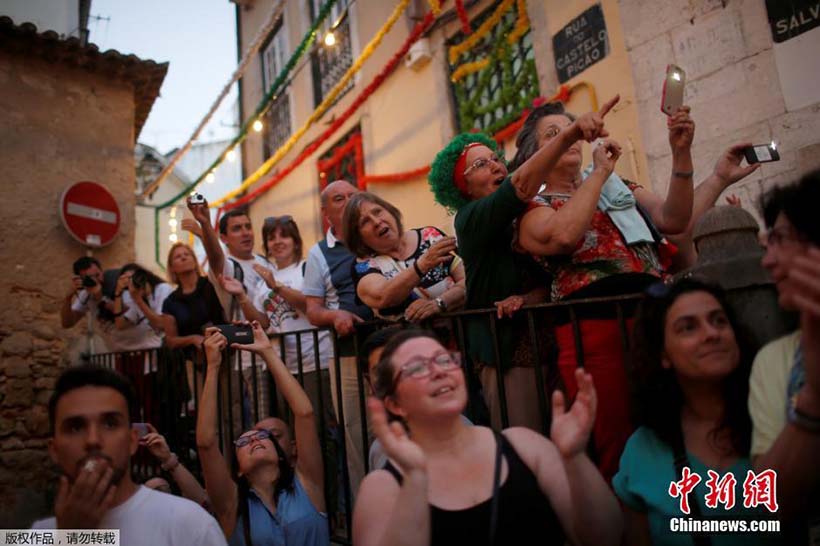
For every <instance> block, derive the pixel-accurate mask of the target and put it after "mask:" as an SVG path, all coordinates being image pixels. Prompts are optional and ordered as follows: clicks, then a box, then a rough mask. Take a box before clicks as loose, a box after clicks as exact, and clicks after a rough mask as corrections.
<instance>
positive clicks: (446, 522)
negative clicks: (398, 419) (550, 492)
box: [384, 434, 564, 546]
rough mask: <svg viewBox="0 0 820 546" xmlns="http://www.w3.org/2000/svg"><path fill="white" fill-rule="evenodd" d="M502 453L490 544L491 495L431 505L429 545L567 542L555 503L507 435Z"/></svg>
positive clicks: (391, 468)
mask: <svg viewBox="0 0 820 546" xmlns="http://www.w3.org/2000/svg"><path fill="white" fill-rule="evenodd" d="M498 436H500V437H501V453H502V454H503V455H504V458H505V459H506V460H507V467H508V470H509V472H508V474H507V479H506V481H504V483H503V484H501V487H500V488H499V490H498V494H499V498H498V527H497V530H496V535H495V541H494V542H493V544H492V545H491V544H490V543H489V540H490V537H489V534H490V514H491V509H490V507H491V504H492V499H487V500H486V501H484V502H482V503H480V504H477V505H475V506H472V507H470V508H466V509H464V510H443V509H441V508H438V507H436V506H433V505H432V504H431V505H430V528H431V534H432V537H431V540H430V546H453V545H456V544H470V545H471V546H502V545H509V544H534V543H538V544H560V545H563V544H564V531H563V529H562V528H561V523H560V522H559V521H558V518H557V516H556V515H555V512H553V510H552V505H551V504H550V502H549V499H547V497H546V495H544V494H543V493H542V492H541V489H540V488H539V487H538V480H537V479H536V477H535V474H533V473H532V471H531V470H530V469H529V467H527V465H526V464H524V461H522V460H521V458H520V457H519V456H518V453H516V452H515V449H514V448H513V447H512V445H511V444H510V442H509V441H508V440H507V438H505V437H504V435H503V434H501V435H496V438H498ZM384 469H385V470H387V471H388V472H390V473H391V474H392V475H393V477H394V478H396V481H398V482H399V484H401V483H402V481H403V479H402V475H401V473H400V472H399V471H398V470H397V469H396V467H395V466H393V465H392V464H391V463H390V462H388V463H387V465H386V466H385V467H384Z"/></svg>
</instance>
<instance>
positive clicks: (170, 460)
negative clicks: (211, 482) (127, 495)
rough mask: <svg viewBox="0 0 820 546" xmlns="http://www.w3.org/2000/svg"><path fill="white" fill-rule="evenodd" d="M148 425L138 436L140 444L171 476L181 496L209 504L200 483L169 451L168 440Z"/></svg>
mask: <svg viewBox="0 0 820 546" xmlns="http://www.w3.org/2000/svg"><path fill="white" fill-rule="evenodd" d="M146 424H147V425H148V430H149V433H148V434H146V435H145V436H143V437H142V438H140V445H143V446H145V447H146V448H147V449H148V451H149V452H151V455H153V456H154V458H156V460H157V461H158V462H159V463H160V465H161V466H162V469H163V470H165V471H166V472H168V473H169V474H170V475H171V478H173V480H174V482H176V484H177V485H178V486H179V490H180V491H181V492H182V496H183V497H185V498H186V499H190V500H192V501H194V502H195V503H197V504H198V505H200V506H209V505H210V500H209V499H208V493H206V492H205V489H204V488H203V487H202V485H200V483H199V482H198V481H197V479H196V478H195V477H194V475H193V474H191V472H190V471H189V470H188V469H187V468H185V466H183V464H182V463H180V462H179V458H177V456H176V454H175V453H171V450H170V448H169V447H168V442H167V441H166V440H165V437H164V436H163V435H162V434H160V433H159V432H157V429H155V428H154V426H153V425H152V424H150V423H146Z"/></svg>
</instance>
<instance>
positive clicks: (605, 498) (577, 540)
mask: <svg viewBox="0 0 820 546" xmlns="http://www.w3.org/2000/svg"><path fill="white" fill-rule="evenodd" d="M575 379H576V381H577V382H578V387H579V390H578V396H577V397H576V399H575V402H574V403H573V404H572V407H571V408H570V410H569V411H568V412H567V411H566V410H565V409H564V397H563V395H562V394H561V392H560V391H556V392H555V393H554V394H553V399H552V411H553V420H552V428H551V437H552V440H553V441H552V442H551V441H550V440H547V439H546V438H544V437H543V436H541V435H540V434H537V433H536V432H533V431H531V430H529V429H525V428H513V429H508V430H506V431H505V432H504V434H505V435H506V436H507V437H508V438H509V439H510V441H511V442H512V443H513V445H514V446H515V447H516V450H518V451H519V452H520V454H521V455H522V459H523V460H524V462H525V463H526V464H527V466H528V467H529V468H530V469H531V470H532V471H533V472H534V473H535V475H536V477H537V479H538V484H539V486H540V487H541V490H542V491H543V492H544V494H546V495H547V496H548V497H549V499H550V503H551V504H552V506H553V507H554V508H555V511H556V514H557V515H558V518H559V519H560V520H561V523H562V526H563V528H564V530H565V531H567V533H568V534H569V536H570V542H572V543H573V544H578V545H608V544H611V545H613V546H615V545H617V544H620V541H621V533H622V532H623V520H622V516H621V510H620V507H619V506H618V501H617V500H616V499H615V495H614V494H613V493H612V490H611V489H609V487H608V486H607V484H606V482H605V481H604V479H603V477H602V476H601V474H600V472H598V469H597V468H595V465H593V464H592V461H590V460H589V458H588V457H587V456H586V453H585V449H586V445H587V442H588V441H589V434H590V431H591V430H592V423H593V421H594V419H595V410H596V406H597V400H596V396H595V388H594V386H593V384H592V376H591V375H589V374H588V373H586V372H584V371H583V370H576V373H575ZM553 442H554V443H553ZM561 468H562V469H563V472H561V471H558V469H561Z"/></svg>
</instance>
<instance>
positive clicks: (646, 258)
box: [516, 184, 663, 301]
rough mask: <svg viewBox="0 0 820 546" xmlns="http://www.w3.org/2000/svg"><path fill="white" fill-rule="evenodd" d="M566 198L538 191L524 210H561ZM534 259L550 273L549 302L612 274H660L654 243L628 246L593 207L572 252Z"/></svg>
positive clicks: (661, 269)
mask: <svg viewBox="0 0 820 546" xmlns="http://www.w3.org/2000/svg"><path fill="white" fill-rule="evenodd" d="M629 186H630V189H631V190H633V191H634V189H635V188H636V187H637V186H636V185H635V184H629ZM569 198H570V196H569V195H566V194H558V193H545V194H539V195H537V196H536V197H535V199H533V200H532V201H531V202H530V204H529V205H528V207H527V211H529V210H532V209H534V208H535V207H552V208H553V209H554V210H560V209H561V207H563V206H564V205H565V204H566V202H567V201H568V200H569ZM516 235H517V231H516ZM533 258H534V259H535V261H536V262H538V264H540V265H541V267H543V268H544V269H545V270H546V271H547V272H548V273H550V274H551V275H552V286H551V289H550V297H551V299H552V301H560V300H562V299H564V298H567V297H569V296H570V295H572V294H573V293H574V292H577V291H578V290H581V289H582V288H586V287H587V286H590V285H591V284H592V283H594V282H596V281H600V280H601V279H604V278H606V277H609V276H611V275H618V274H624V273H627V274H628V273H643V274H648V275H651V276H655V277H658V278H660V277H662V276H663V267H662V265H661V261H660V259H659V257H658V252H657V249H656V245H655V244H653V243H637V244H634V245H627V244H626V241H625V240H624V238H623V236H622V235H621V232H620V231H618V228H617V227H616V226H615V224H614V223H613V222H612V220H611V219H610V218H609V216H608V215H607V214H606V213H605V212H602V211H601V210H600V209H598V208H596V209H595V213H594V214H593V215H592V222H591V223H590V226H589V228H588V229H587V231H586V233H584V236H583V237H582V238H581V240H580V241H578V244H577V245H576V247H575V250H574V251H573V252H572V254H565V255H558V256H536V255H533Z"/></svg>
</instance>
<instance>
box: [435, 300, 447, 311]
mask: <svg viewBox="0 0 820 546" xmlns="http://www.w3.org/2000/svg"><path fill="white" fill-rule="evenodd" d="M433 301H435V302H436V305H438V308H439V309H440V310H441V312H442V313H446V312H447V302H445V301H444V300H443V299H441V298H440V297H438V298H436V299H435V300H433Z"/></svg>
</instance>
